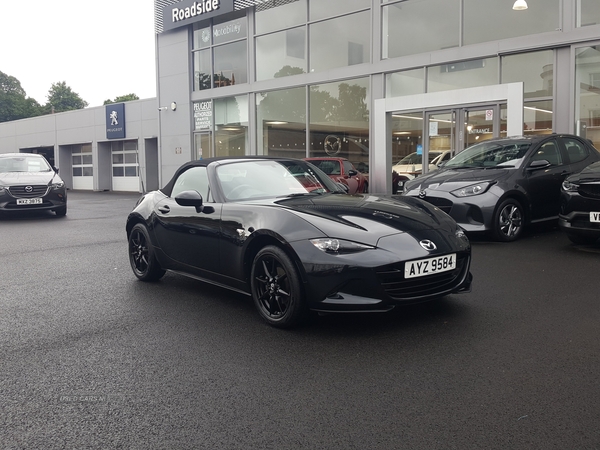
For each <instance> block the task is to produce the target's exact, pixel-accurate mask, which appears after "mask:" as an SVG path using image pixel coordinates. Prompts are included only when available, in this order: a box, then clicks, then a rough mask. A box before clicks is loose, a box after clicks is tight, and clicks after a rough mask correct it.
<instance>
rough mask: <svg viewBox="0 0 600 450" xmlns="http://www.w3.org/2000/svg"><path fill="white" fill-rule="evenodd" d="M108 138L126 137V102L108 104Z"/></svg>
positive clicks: (106, 111)
mask: <svg viewBox="0 0 600 450" xmlns="http://www.w3.org/2000/svg"><path fill="white" fill-rule="evenodd" d="M105 113H106V139H125V103H113V104H112V105H106V110H105Z"/></svg>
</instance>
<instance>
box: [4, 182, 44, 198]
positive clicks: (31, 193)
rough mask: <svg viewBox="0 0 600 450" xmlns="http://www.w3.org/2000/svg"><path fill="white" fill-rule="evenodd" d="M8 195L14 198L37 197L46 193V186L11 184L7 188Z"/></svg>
mask: <svg viewBox="0 0 600 450" xmlns="http://www.w3.org/2000/svg"><path fill="white" fill-rule="evenodd" d="M8 191H9V192H10V195H12V196H13V197H16V198H38V197H43V196H45V195H46V194H47V193H48V186H45V185H41V186H40V185H31V184H27V185H23V186H11V187H9V188H8Z"/></svg>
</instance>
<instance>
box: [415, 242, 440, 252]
mask: <svg viewBox="0 0 600 450" xmlns="http://www.w3.org/2000/svg"><path fill="white" fill-rule="evenodd" d="M419 244H420V245H421V247H423V248H424V249H425V250H427V251H428V252H431V251H433V250H435V249H436V248H437V247H436V245H435V244H434V243H433V242H432V241H430V240H429V239H423V240H422V241H420V242H419Z"/></svg>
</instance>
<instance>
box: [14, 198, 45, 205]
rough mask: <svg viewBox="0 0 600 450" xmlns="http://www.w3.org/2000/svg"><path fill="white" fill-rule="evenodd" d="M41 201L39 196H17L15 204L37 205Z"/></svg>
mask: <svg viewBox="0 0 600 450" xmlns="http://www.w3.org/2000/svg"><path fill="white" fill-rule="evenodd" d="M41 203H42V199H41V198H18V199H17V205H39V204H41Z"/></svg>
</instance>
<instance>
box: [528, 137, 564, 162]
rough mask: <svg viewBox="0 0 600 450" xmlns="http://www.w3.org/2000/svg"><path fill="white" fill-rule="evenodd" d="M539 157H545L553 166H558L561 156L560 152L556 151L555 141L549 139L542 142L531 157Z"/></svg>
mask: <svg viewBox="0 0 600 450" xmlns="http://www.w3.org/2000/svg"><path fill="white" fill-rule="evenodd" d="M540 159H545V160H546V161H548V162H549V163H550V164H552V165H553V166H560V165H561V164H562V158H561V156H560V152H559V151H558V146H557V145H556V142H554V141H550V142H546V143H545V144H542V146H541V147H540V148H538V150H537V152H536V153H535V154H534V155H533V157H532V158H531V160H532V161H537V160H540Z"/></svg>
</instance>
